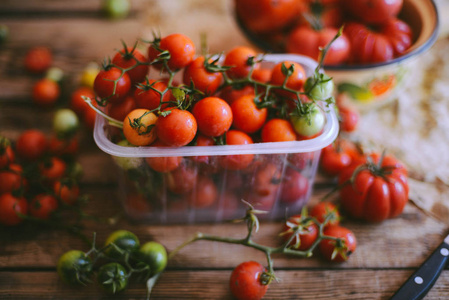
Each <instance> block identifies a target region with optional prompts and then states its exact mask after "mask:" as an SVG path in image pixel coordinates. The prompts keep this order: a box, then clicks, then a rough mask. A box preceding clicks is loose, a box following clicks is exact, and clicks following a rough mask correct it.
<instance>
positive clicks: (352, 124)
mask: <svg viewBox="0 0 449 300" xmlns="http://www.w3.org/2000/svg"><path fill="white" fill-rule="evenodd" d="M338 115H339V117H340V120H339V121H340V130H342V131H344V132H353V131H355V130H356V129H357V126H358V124H359V118H360V116H359V113H358V112H357V111H356V110H355V109H353V108H350V107H347V106H342V105H339V106H338Z"/></svg>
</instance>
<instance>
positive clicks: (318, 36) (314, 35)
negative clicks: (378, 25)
mask: <svg viewBox="0 0 449 300" xmlns="http://www.w3.org/2000/svg"><path fill="white" fill-rule="evenodd" d="M337 31H338V30H337V29H335V28H330V27H328V28H323V29H321V30H314V29H312V28H310V27H309V26H299V27H297V28H295V29H294V30H293V31H292V32H291V33H290V34H289V36H288V38H287V44H286V49H287V52H289V53H297V54H301V55H306V56H309V57H311V58H312V59H314V60H316V61H318V59H319V54H320V48H324V47H325V46H326V45H327V44H328V43H329V42H330V41H331V40H332V39H333V38H334V36H335V35H336V34H337ZM349 55H350V43H349V40H348V38H347V37H346V35H345V34H343V35H341V36H340V37H338V38H337V39H336V40H335V41H334V42H333V43H332V46H331V47H330V48H329V51H328V52H327V54H326V57H325V58H324V64H325V65H339V64H343V63H345V62H346V61H347V60H348V58H349Z"/></svg>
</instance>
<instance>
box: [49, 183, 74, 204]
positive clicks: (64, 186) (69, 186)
mask: <svg viewBox="0 0 449 300" xmlns="http://www.w3.org/2000/svg"><path fill="white" fill-rule="evenodd" d="M53 193H54V195H55V197H56V198H57V199H58V201H61V202H62V203H64V204H66V205H74V204H75V203H76V202H77V201H78V197H79V194H80V189H79V186H78V184H77V183H76V182H75V181H73V180H68V181H67V180H64V179H62V180H58V181H56V182H55V183H54V184H53Z"/></svg>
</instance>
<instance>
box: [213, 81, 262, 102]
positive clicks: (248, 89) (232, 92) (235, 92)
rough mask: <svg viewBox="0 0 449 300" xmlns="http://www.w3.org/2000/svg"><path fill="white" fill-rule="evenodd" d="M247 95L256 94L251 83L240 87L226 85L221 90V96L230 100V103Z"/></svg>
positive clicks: (227, 100)
mask: <svg viewBox="0 0 449 300" xmlns="http://www.w3.org/2000/svg"><path fill="white" fill-rule="evenodd" d="M245 95H252V96H255V95H256V93H255V91H254V87H252V86H251V85H245V86H243V87H239V88H237V87H233V86H226V87H224V88H223V89H222V90H221V91H220V94H219V97H220V98H221V99H223V100H225V101H226V102H228V104H229V105H232V103H233V102H234V101H235V100H237V99H238V98H240V97H242V96H245Z"/></svg>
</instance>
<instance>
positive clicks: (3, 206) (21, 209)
mask: <svg viewBox="0 0 449 300" xmlns="http://www.w3.org/2000/svg"><path fill="white" fill-rule="evenodd" d="M17 213H20V214H22V215H27V213H28V202H27V201H26V199H25V198H23V197H15V196H13V195H12V194H10V193H6V194H3V195H0V224H3V225H7V226H14V225H18V224H20V223H22V221H23V219H22V218H21V217H20V216H19V215H18V214H17Z"/></svg>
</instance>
